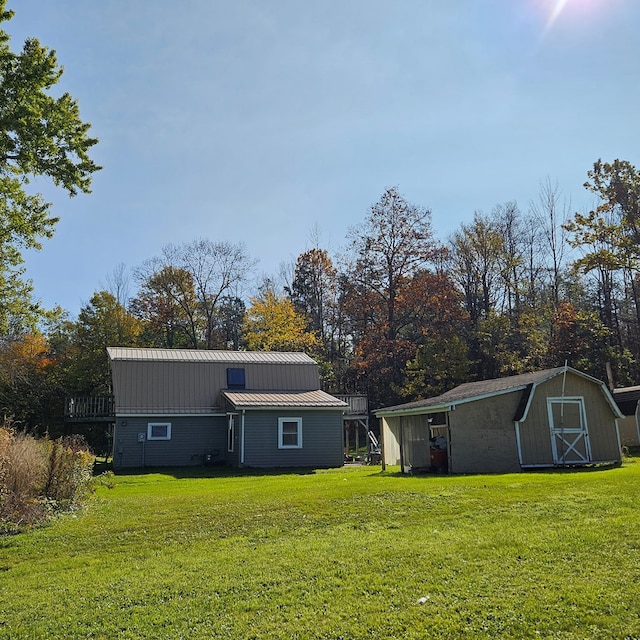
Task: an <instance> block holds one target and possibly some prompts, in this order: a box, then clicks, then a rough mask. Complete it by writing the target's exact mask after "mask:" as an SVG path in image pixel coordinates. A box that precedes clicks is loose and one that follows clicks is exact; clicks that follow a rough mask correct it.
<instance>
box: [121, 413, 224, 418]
mask: <svg viewBox="0 0 640 640" xmlns="http://www.w3.org/2000/svg"><path fill="white" fill-rule="evenodd" d="M226 415H227V414H226V413H171V412H169V413H148V412H145V413H116V418H165V417H166V418H220V417H223V416H226Z"/></svg>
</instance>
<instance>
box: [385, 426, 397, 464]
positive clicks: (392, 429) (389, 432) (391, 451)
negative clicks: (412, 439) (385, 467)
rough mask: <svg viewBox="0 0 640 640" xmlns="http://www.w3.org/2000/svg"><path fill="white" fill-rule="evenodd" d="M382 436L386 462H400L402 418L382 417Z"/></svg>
mask: <svg viewBox="0 0 640 640" xmlns="http://www.w3.org/2000/svg"><path fill="white" fill-rule="evenodd" d="M381 429H382V438H383V445H384V452H383V453H384V462H385V464H389V465H399V464H400V418H399V417H397V418H394V417H386V418H382V425H381Z"/></svg>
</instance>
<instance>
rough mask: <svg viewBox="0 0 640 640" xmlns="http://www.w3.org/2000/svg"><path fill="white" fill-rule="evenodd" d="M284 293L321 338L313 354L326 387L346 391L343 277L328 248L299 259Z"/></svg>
mask: <svg viewBox="0 0 640 640" xmlns="http://www.w3.org/2000/svg"><path fill="white" fill-rule="evenodd" d="M285 291H286V292H287V294H288V295H289V297H290V299H291V300H292V302H293V304H294V306H295V308H296V310H297V311H298V312H299V313H301V314H302V315H303V316H304V317H305V318H306V319H307V330H308V331H309V332H311V333H314V334H315V335H316V336H317V338H318V344H317V346H316V349H315V352H314V354H313V355H314V357H315V358H316V360H317V361H318V362H319V364H320V367H321V376H322V380H323V384H324V386H325V388H327V389H331V390H334V391H344V390H345V389H346V388H347V383H346V381H345V379H344V376H345V362H346V361H347V359H348V357H349V349H350V343H349V340H348V336H347V331H346V329H345V322H344V320H345V318H344V306H343V298H342V296H341V293H342V288H341V286H340V277H339V274H338V270H337V268H336V267H335V266H334V264H333V261H332V259H331V257H330V256H329V253H328V252H327V251H326V249H320V248H318V247H315V248H313V249H310V250H309V251H305V252H304V253H301V254H300V255H299V256H298V258H297V260H296V263H295V267H294V274H293V278H292V281H291V285H290V286H288V287H285Z"/></svg>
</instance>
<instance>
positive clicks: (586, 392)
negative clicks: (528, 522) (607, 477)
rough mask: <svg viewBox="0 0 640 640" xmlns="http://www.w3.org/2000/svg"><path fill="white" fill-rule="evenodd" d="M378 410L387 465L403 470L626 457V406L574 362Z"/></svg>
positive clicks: (470, 469)
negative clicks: (622, 433)
mask: <svg viewBox="0 0 640 640" xmlns="http://www.w3.org/2000/svg"><path fill="white" fill-rule="evenodd" d="M375 414H376V416H377V417H378V418H380V419H381V421H382V424H381V436H382V446H383V452H384V453H383V455H384V461H385V464H389V465H400V466H401V467H402V470H403V471H405V472H412V471H416V470H433V469H434V468H436V467H446V468H447V469H448V471H449V472H450V473H507V472H514V471H520V470H522V469H534V468H543V467H557V466H579V465H589V464H614V463H619V462H620V460H621V443H620V434H619V431H618V420H619V419H622V418H623V415H622V413H621V412H620V409H619V408H618V406H617V405H616V403H615V402H614V400H613V397H612V396H611V393H610V392H609V390H608V389H607V387H606V385H605V384H604V383H603V382H602V381H600V380H597V379H596V378H593V377H591V376H589V375H587V374H584V373H581V372H580V371H577V370H576V369H572V368H571V367H558V368H555V369H546V370H544V371H537V372H533V373H525V374H522V375H517V376H510V377H506V378H496V379H494V380H485V381H482V382H470V383H466V384H463V385H460V386H458V387H456V388H455V389H452V390H450V391H447V392H446V393H444V394H442V395H440V396H437V397H435V398H429V399H426V400H418V401H416V402H409V403H407V404H403V405H398V406H394V407H387V408H385V409H379V410H378V411H376V412H375ZM440 456H442V457H443V458H444V463H443V464H441V463H440V462H439V460H440ZM434 462H435V464H434Z"/></svg>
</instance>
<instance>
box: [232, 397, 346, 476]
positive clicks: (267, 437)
mask: <svg viewBox="0 0 640 640" xmlns="http://www.w3.org/2000/svg"><path fill="white" fill-rule="evenodd" d="M278 418H302V448H301V449H278ZM342 438H343V423H342V410H341V409H340V410H338V411H313V410H304V409H303V410H300V409H294V410H276V411H246V413H245V419H244V443H245V444H244V465H245V466H247V467H341V466H342V464H343V460H344V450H343V444H342Z"/></svg>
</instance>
